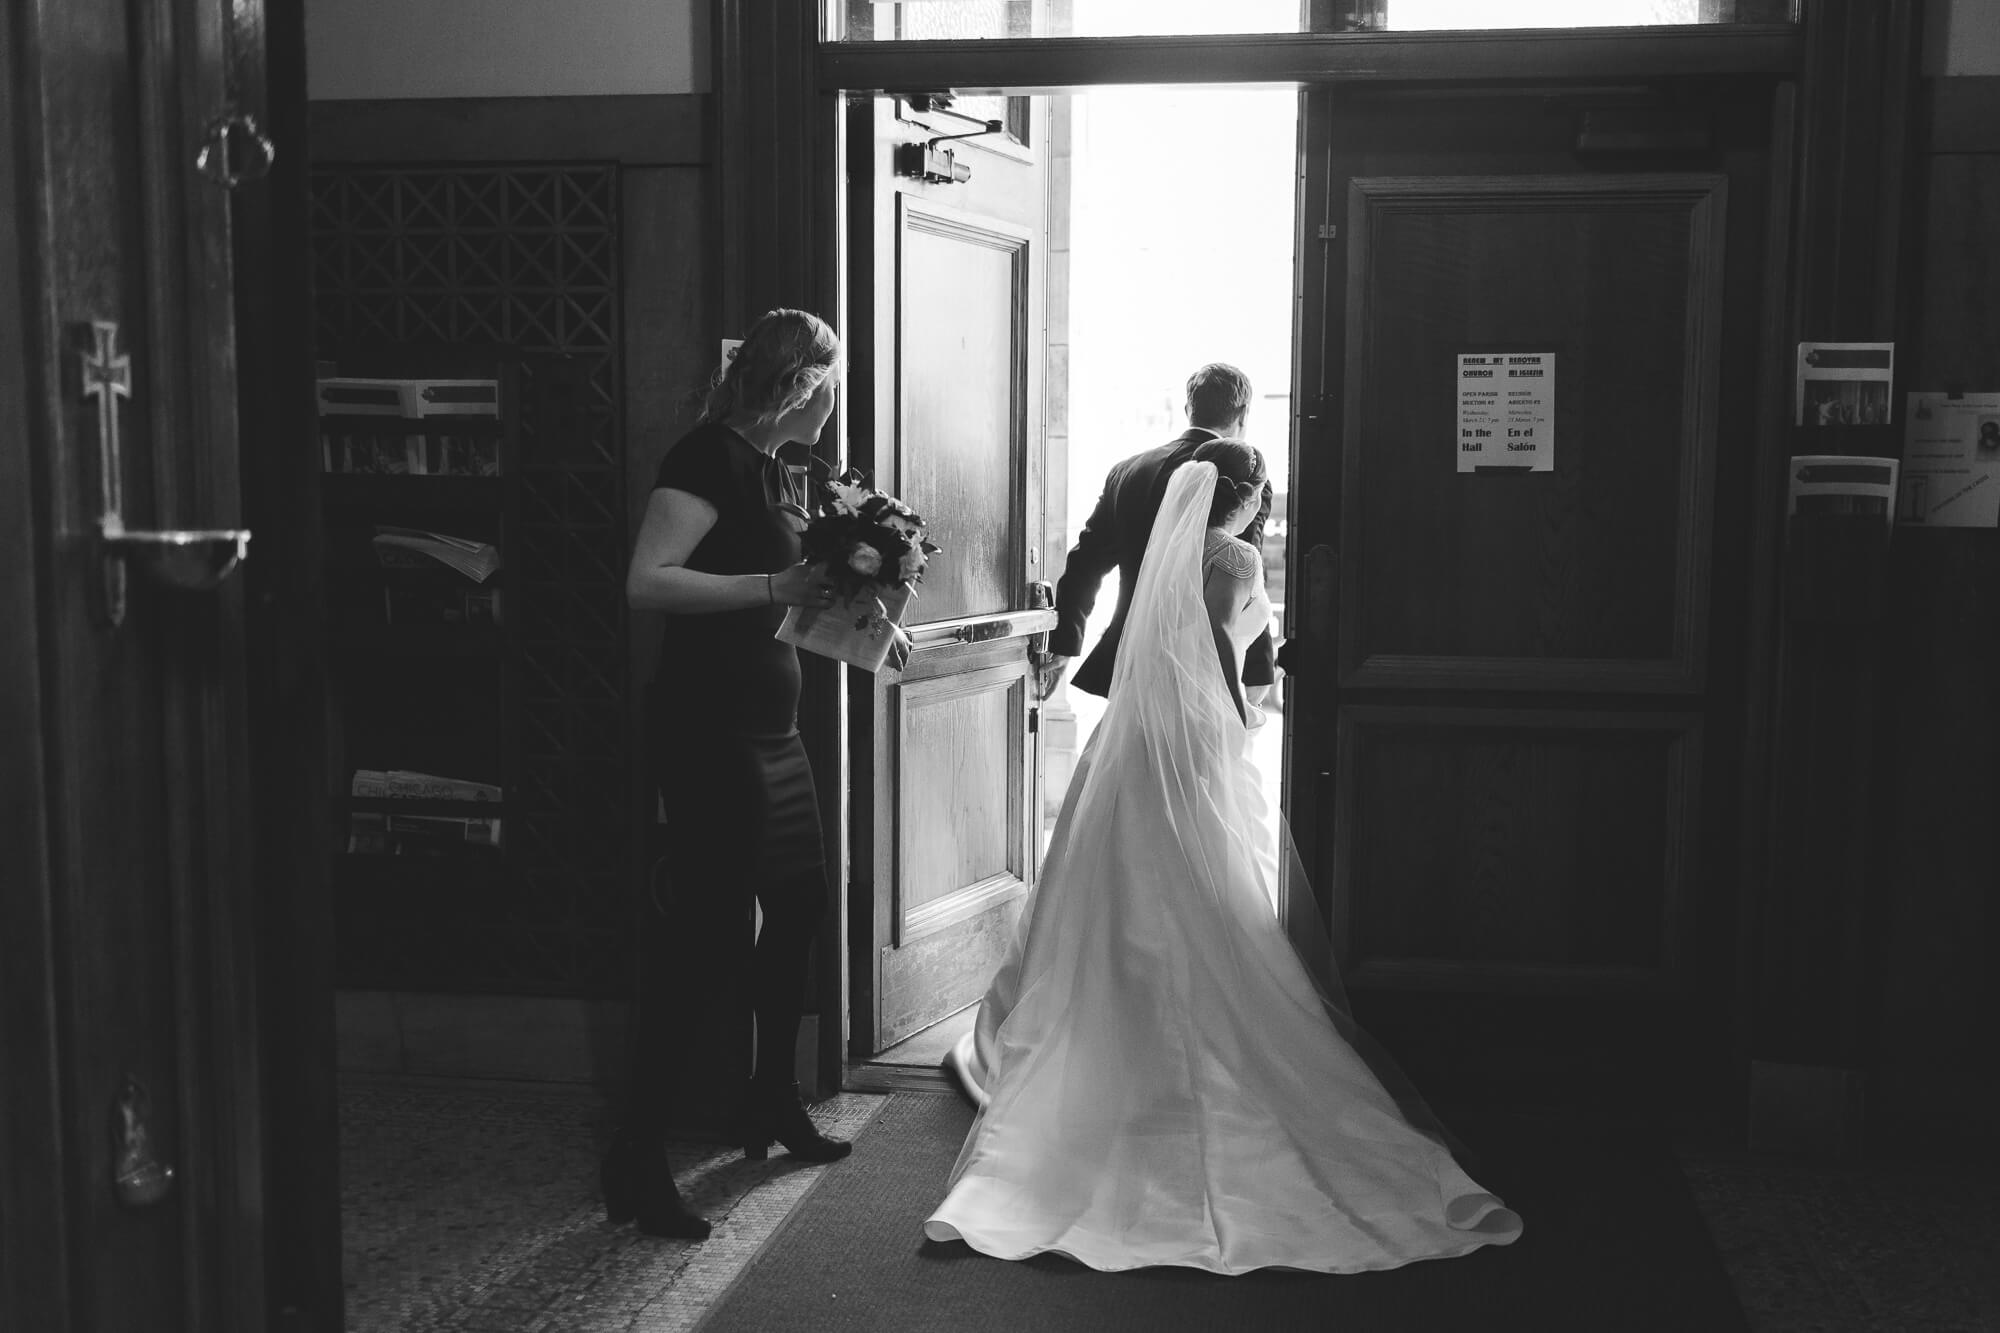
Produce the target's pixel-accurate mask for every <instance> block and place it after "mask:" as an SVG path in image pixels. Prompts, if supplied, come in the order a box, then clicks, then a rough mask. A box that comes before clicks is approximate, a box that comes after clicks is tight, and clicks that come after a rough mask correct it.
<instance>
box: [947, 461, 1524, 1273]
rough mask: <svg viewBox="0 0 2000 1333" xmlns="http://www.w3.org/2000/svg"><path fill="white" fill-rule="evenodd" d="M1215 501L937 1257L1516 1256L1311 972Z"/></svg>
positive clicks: (1048, 934)
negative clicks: (1257, 740)
mask: <svg viewBox="0 0 2000 1333" xmlns="http://www.w3.org/2000/svg"><path fill="white" fill-rule="evenodd" d="M1214 485H1215V468H1214V465H1213V464H1210V463H1205V462H1203V463H1189V464H1186V465H1184V466H1182V467H1181V468H1179V469H1178V470H1176V471H1175V472H1174V474H1173V476H1172V478H1171V479H1170V482H1169V485H1168V489H1167V495H1166V499H1165V501H1164V502H1163V504H1162V506H1161V509H1160V513H1159V517H1158V518H1157V519H1156V520H1155V522H1154V526H1153V533H1152V537H1151V540H1150V542H1149V544H1148V546H1147V551H1146V558H1145V562H1144V564H1143V565H1142V566H1141V569H1140V573H1139V578H1138V584H1137V588H1136V590H1135V595H1134V599H1133V604H1132V611H1131V615H1130V618H1129V619H1128V621H1127V627H1126V637H1125V640H1124V642H1123V643H1122V644H1121V645H1120V651H1119V656H1118V665H1117V669H1116V673H1115V676H1114V680H1113V684H1112V688H1111V692H1110V695H1109V703H1108V706H1107V708H1106V711H1105V714H1104V717H1103V719H1102V721H1101V722H1100V723H1099V725H1098V728H1097V731H1096V732H1095V734H1094V735H1093V736H1092V737H1091V740H1090V743H1089V745H1088V746H1086V748H1085V752H1084V755H1083V757H1082V758H1081V760H1080V761H1079V763H1078V766H1077V770H1076V774H1075V777H1074V778H1073V779H1072V781H1071V785H1070V789H1069V793H1068V796H1067V797H1066V799H1065V801H1064V804H1063V809H1062V812H1061V815H1060V817H1059V819H1058V821H1057V824H1056V828H1055V831H1054V834H1053V835H1052V837H1051V840H1050V845H1049V851H1048V855H1047V857H1046V859H1045V861H1044V864H1043V868H1042V874H1041V879H1040V882H1039V883H1038V884H1037V886H1036V888H1035V889H1034V891H1033V893H1032V895H1031V896H1030V898H1029V900H1028V903H1027V905H1026V907H1025V909H1024V911H1023V912H1022V915H1021V918H1020V921H1019V924H1018V926H1017V928H1016V932H1015V935H1014V938H1013V940H1012V942H1011V945H1010V948H1009V951H1008V953H1007V955H1006V959H1005V961H1004V962H1003V963H1002V965H1001V967H1000V970H999V971H998V973H997V974H996V975H995V976H994V979H993V982H992V985H991V987H990V988H989V990H988V991H987V994H986V997H985V999H984V1000H983V1001H982V1002H981V1004H980V1008H979V1017H978V1023H977V1025H976V1026H975V1028H974V1030H973V1031H972V1032H971V1033H969V1034H967V1036H966V1037H965V1038H964V1039H963V1040H962V1041H961V1042H960V1043H959V1046H958V1048H957V1049H956V1050H955V1051H954V1052H953V1053H952V1056H951V1057H950V1059H949V1061H948V1063H949V1064H950V1065H951V1066H952V1067H953V1069H954V1072H955V1073H956V1074H957V1075H958V1077H959V1079H960V1082H961V1083H962V1084H963V1085H964V1086H965V1087H966V1089H967V1091H968V1092H969V1093H970V1094H971V1095H972V1096H973V1098H974V1100H976V1101H978V1102H979V1103H980V1111H979V1115H978V1118H977V1119H976V1120H975V1122H974V1123H973V1127H972V1131H971V1133H970V1134H969V1135H968V1136H967V1138H966V1142H965V1146H964V1148H963V1149H962V1150H961V1152H960V1154H959V1158H958V1162H957V1164H956V1166H954V1168H953V1169H952V1174H951V1178H950V1181H949V1184H948V1187H947V1194H946V1197H945V1199H944V1202H943V1203H942V1204H941V1205H939V1207H938V1209H937V1211H936V1213H935V1214H933V1215H932V1217H931V1218H930V1219H929V1220H928V1221H927V1222H926V1223H925V1227H924V1230H925V1234H926V1235H928V1236H929V1237H930V1238H931V1239H933V1240H964V1241H965V1242H966V1243H967V1244H969V1245H971V1246H972V1247H973V1248H974V1249H976V1250H980V1251H982V1252H984V1253H986V1254H991V1255H995V1256H997V1257H999V1258H1003V1259H1022V1258H1026V1257H1028V1256H1030V1255H1034V1254H1041V1253H1045V1252H1054V1253H1059V1254H1065V1255H1068V1256H1070V1257H1071V1258H1073V1259H1076V1260H1078V1261H1080V1262H1082V1263H1085V1264H1088V1265H1089V1266H1090V1267H1092V1268H1098V1269H1106V1270H1113V1269H1127V1268H1137V1267H1142V1266H1146V1265H1154V1264H1177V1265H1186V1266H1189V1267H1194V1268H1201V1269H1207V1270H1209V1271H1211V1272H1217V1273H1243V1272H1248V1271H1251V1270H1253V1269H1258V1268H1267V1267H1284V1268H1294V1269H1305V1270H1310V1271H1314V1272H1325V1273H1347V1272H1358V1271H1362V1270H1367V1269H1378V1268H1392V1267H1395V1266H1398V1265H1400V1264H1404V1263H1408V1262H1410V1261H1412V1260H1416V1259H1429V1258H1441V1257H1444V1256H1448V1255H1457V1254H1463V1253H1466V1252H1468V1251H1470V1250H1473V1249H1476V1248H1478V1247H1480V1246H1484V1245H1496V1244H1502V1245H1504V1244H1507V1243H1509V1242H1511V1241H1513V1240H1514V1239H1516V1238H1517V1237H1518V1236H1519V1235H1520V1233H1521V1221H1520V1218H1519V1217H1518V1216H1517V1215H1516V1214H1515V1213H1513V1212H1512V1211H1511V1210H1509V1209H1508V1208H1506V1207H1505V1206H1504V1205H1503V1204H1502V1203H1501V1202H1500V1200H1499V1199H1498V1198H1496V1197H1495V1196H1493V1195H1492V1194H1490V1193H1488V1192H1487V1191H1485V1190H1483V1189H1481V1188H1480V1186H1479V1185H1477V1184H1475V1183H1474V1182H1473V1181H1472V1180H1471V1178H1470V1177H1468V1176H1467V1175H1466V1173H1465V1172H1464V1171H1463V1170H1462V1169H1461V1168H1460V1167H1459V1165H1458V1163H1457V1162H1456V1161H1455V1160H1453V1158H1452V1155H1451V1153H1450V1151H1449V1150H1448V1149H1447V1148H1446V1147H1445V1146H1444V1145H1443V1143H1442V1142H1441V1136H1434V1135H1433V1134H1430V1133H1426V1132H1423V1131H1420V1130H1419V1129H1418V1128H1417V1127H1416V1126H1415V1125H1413V1124H1412V1123H1411V1120H1410V1118H1409V1117H1408V1116H1406V1115H1405V1114H1404V1112H1403V1110H1402V1109H1401V1108H1400V1107H1399V1102H1398V1098H1397V1097H1396V1096H1392V1095H1391V1093H1390V1091H1389V1089H1388V1087H1387V1086H1386V1085H1385V1083H1384V1082H1383V1080H1382V1079H1381V1078H1378V1077H1377V1075H1376V1073H1375V1072H1373V1071H1372V1070H1371V1068H1370V1065H1369V1063H1368V1061H1367V1060H1365V1059H1364V1058H1363V1056H1362V1054H1361V1053H1360V1051H1361V1049H1362V1046H1361V1045H1360V1044H1359V1043H1365V1038H1363V1037H1361V1035H1360V1034H1359V1033H1358V1032H1356V1031H1355V1030H1354V1029H1353V1027H1352V1025H1351V1023H1350V1022H1349V1020H1348V1019H1347V1017H1346V1013H1345V1008H1344V1005H1343V1003H1342V1002H1341V1000H1340V999H1339V991H1338V983H1337V981H1333V980H1332V979H1331V977H1330V972H1321V973H1318V974H1317V975H1316V971H1315V969H1316V968H1320V967H1326V968H1329V969H1330V964H1327V963H1326V961H1325V959H1324V958H1315V957H1314V954H1315V950H1316V948H1318V951H1319V952H1320V953H1322V954H1323V953H1324V949H1323V947H1320V946H1323V945H1324V933H1323V932H1321V931H1317V930H1316V929H1312V928H1310V927H1307V928H1303V929H1301V928H1300V923H1301V921H1302V920H1304V919H1307V918H1309V917H1310V913H1308V912H1300V911H1296V910H1294V909H1295V907H1296V903H1295V901H1294V900H1293V899H1291V898H1288V896H1287V895H1288V894H1291V895H1297V894H1300V893H1301V892H1303V876H1302V875H1301V874H1299V873H1298V871H1297V867H1296V861H1295V858H1292V859H1290V860H1288V859H1287V857H1286V855H1285V849H1287V848H1288V847H1289V843H1288V842H1287V841H1286V840H1285V839H1284V837H1283V835H1282V829H1281V821H1280V820H1279V819H1278V818H1277V816H1276V815H1275V813H1274V812H1273V811H1271V810H1270V809H1269V803H1268V801H1267V800H1266V798H1265V796H1264V794H1263V791H1262V789H1261V787H1260V784H1259V781H1258V775H1257V771H1256V767H1255V765H1254V763H1253V762H1252V759H1251V754H1250V747H1251V742H1252V732H1253V730H1254V727H1255V725H1257V724H1258V723H1260V722H1261V718H1260V717H1259V716H1258V715H1257V714H1256V713H1255V711H1254V709H1253V710H1250V721H1249V725H1246V722H1245V718H1244V714H1243V713H1240V712H1239V711H1238V708H1237V703H1236V700H1235V698H1234V697H1233V695H1232V693H1231V691H1230V688H1229V685H1228V682H1227V678H1226V677H1225V676H1224V675H1223V673H1222V669H1221V666H1220V661H1219V657H1218V653H1217V647H1216V639H1215V636H1214V632H1213V630H1212V628H1211V622H1210V620H1209V617H1208V613H1207V610H1206V607H1205V606H1204V603H1203V599H1202V583H1203V579H1204V577H1205V574H1206V573H1207V572H1208V571H1209V570H1211V569H1214V568H1216V567H1218V566H1220V567H1221V568H1222V569H1223V570H1224V571H1225V573H1229V574H1237V575H1243V576H1246V577H1242V579H1241V583H1242V587H1243V589H1244V596H1243V599H1242V604H1241V606H1240V607H1239V608H1238V610H1237V612H1236V614H1235V615H1234V616H1233V617H1232V619H1231V620H1230V623H1229V624H1228V625H1227V626H1225V627H1224V628H1225V630H1226V638H1227V641H1228V645H1229V647H1230V648H1231V649H1232V650H1233V652H1234V654H1235V656H1236V659H1237V663H1236V665H1237V666H1238V667H1240V664H1241V655H1242V652H1243V649H1244V647H1245V646H1246V645H1247V644H1248V643H1250V642H1251V641H1252V640H1253V639H1254V638H1255V637H1256V635H1257V634H1258V632H1259V631H1260V630H1261V629H1262V628H1263V627H1264V626H1265V625H1267V624H1268V623H1269V620H1270V614H1271V610H1270V603H1269V602H1268V601H1267V600H1266V598H1265V594H1264V589H1263V578H1262V569H1261V563H1258V562H1255V560H1254V551H1252V549H1251V548H1250V547H1248V546H1247V545H1246V544H1244V543H1242V542H1238V541H1236V540H1235V539H1233V538H1228V537H1222V536H1220V534H1211V533H1210V532H1209V531H1208V529H1207V520H1208V511H1209V505H1210V499H1211V497H1212V495H1213V494H1214ZM1246 553H1248V555H1246ZM1246 562H1248V564H1249V567H1248V568H1245V565H1246ZM1239 674H1240V673H1239ZM1288 917H1289V918H1290V919H1291V924H1292V926H1293V927H1294V929H1293V932H1292V934H1291V935H1288V933H1287V924H1286V922H1287V918H1288ZM1293 935H1298V936H1299V937H1300V939H1299V942H1298V943H1297V944H1295V943H1294V940H1293V937H1292V936H1293ZM1350 1037H1352V1038H1353V1040H1350ZM1404 1104H1408V1103H1407V1099H1405V1103H1404Z"/></svg>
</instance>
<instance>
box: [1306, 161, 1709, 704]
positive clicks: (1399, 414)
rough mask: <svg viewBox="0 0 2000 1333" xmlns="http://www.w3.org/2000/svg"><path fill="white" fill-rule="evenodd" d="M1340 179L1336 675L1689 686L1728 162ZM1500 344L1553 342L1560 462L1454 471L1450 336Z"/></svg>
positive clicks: (1705, 524) (1443, 682) (1368, 681)
mask: <svg viewBox="0 0 2000 1333" xmlns="http://www.w3.org/2000/svg"><path fill="white" fill-rule="evenodd" d="M1348 191H1349V212H1348V235H1349V238H1350V240H1349V247H1350V255H1351V260H1350V262H1351V264H1352V266H1353V267H1352V270H1351V279H1350V287H1349V303H1348V318H1349V321H1350V324H1351V325H1352V328H1351V330H1350V333H1349V337H1348V344H1347V347H1348V366H1347V380H1348V383H1349V384H1350V385H1352V386H1353V390H1352V391H1351V392H1350V394H1349V396H1348V399H1347V406H1348V421H1349V427H1348V430H1347V436H1346V437H1347V439H1348V441H1349V442H1350V444H1349V447H1348V449H1347V450H1346V454H1345V457H1346V461H1347V468H1348V476H1347V477H1346V479H1345V482H1346V484H1345V485H1344V487H1343V493H1344V494H1345V496H1346V497H1347V503H1348V506H1349V508H1348V511H1347V515H1346V519H1347V522H1346V525H1345V526H1346V539H1347V544H1348V545H1347V549H1348V550H1349V552H1351V554H1352V555H1353V556H1354V557H1355V558H1353V559H1351V560H1349V561H1348V562H1346V567H1345V582H1344V585H1343V587H1342V589H1341V631H1340V638H1341V643H1342V646H1343V653H1342V673H1341V674H1342V680H1343V683H1345V684H1348V685H1355V686H1382V687H1391V686H1398V685H1403V686H1423V687H1434V688H1469V687H1474V686H1479V685H1493V686H1498V687H1501V688H1509V687H1528V686H1531V685H1532V686H1534V687H1538V688H1572V689H1601V690H1616V689H1688V688H1691V687H1693V686H1695V685H1696V684H1697V683H1698V678H1699V675H1700V671H1701V669H1702V665H1703V663H1702V658H1701V649H1702V631H1703V629H1704V628H1705V626H1706V623H1707V569H1708V547H1709V542H1708V536H1709V509H1710V504H1709V499H1710V494H1711V491H1712V476H1711V467H1710V448H1711V445H1712V437H1713V432H1714V425H1715V423H1714V420H1713V410H1714V403H1715V377H1716V373H1717V364H1716V362H1717V354H1718V343H1717V338H1718V321H1719V316H1720V311H1721V299H1722V282H1721V279H1722V267H1721V262H1720V261H1721V246H1722V234H1723V233H1722V221H1723V211H1724V198H1725V181H1724V180H1723V179H1722V178H1720V177H1717V176H1713V175H1704V174H1696V173H1690V174H1688V175H1676V176H1633V175H1622V174H1620V175H1605V176H1596V177H1575V176H1525V177H1471V178H1456V177H1416V178H1403V179H1394V178H1388V179H1385V178H1357V179H1354V180H1352V181H1351V182H1349V184H1348ZM1533 255H1562V256H1566V257H1567V259H1566V262H1565V264H1564V265H1562V266H1561V267H1559V268H1555V269H1551V268H1550V267H1548V266H1546V265H1536V264H1528V263H1522V262H1520V260H1521V259H1522V258H1523V257H1526V256H1533ZM1506 350H1520V351H1543V352H1551V353H1553V354H1554V362H1555V364H1554V369H1555V380H1554V382H1555V412H1554V422H1553V424H1554V441H1553V445H1554V450H1555V467H1554V469H1553V470H1552V471H1550V472H1544V473H1526V474H1518V473H1516V474H1507V475H1499V476H1495V475H1489V474H1486V473H1462V472H1458V471H1456V470H1454V469H1453V468H1452V467H1450V466H1449V464H1450V462H1451V460H1452V458H1453V441H1454V440H1455V439H1456V437H1457V434H1458V425H1457V422H1456V419H1455V417H1456V412H1457V398H1456V384H1455V380H1454V370H1455V366H1456V362H1455V360H1454V358H1455V356H1456V355H1457V354H1458V353H1460V352H1468V353H1483V352H1499V351H1506ZM1441 463H1442V464H1445V465H1444V466H1441V465H1440V464H1441Z"/></svg>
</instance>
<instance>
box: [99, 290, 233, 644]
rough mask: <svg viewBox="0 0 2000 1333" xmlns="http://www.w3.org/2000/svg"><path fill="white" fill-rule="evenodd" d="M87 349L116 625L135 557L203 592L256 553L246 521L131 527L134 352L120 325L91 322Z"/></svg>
mask: <svg viewBox="0 0 2000 1333" xmlns="http://www.w3.org/2000/svg"><path fill="white" fill-rule="evenodd" d="M90 332H91V346H90V350H88V351H86V352H84V353H83V354H82V356H83V396H84V397H85V398H86V399H90V398H95V399H96V400H97V461H98V476H99V480H100V482H101V484H102V492H103V505H104V508H103V512H102V513H100V514H99V516H98V519H97V536H98V546H99V553H100V556H101V558H102V560H103V563H104V603H105V611H106V614H107V615H108V616H109V617H110V620H111V623H112V624H113V625H121V624H123V623H124V622H125V582H126V580H125V568H126V563H127V561H133V562H136V563H137V564H138V566H139V568H140V570H141V571H142V572H143V573H144V574H145V575H146V576H147V577H148V578H150V579H152V580H153V581H154V582H155V583H158V584H160V585H162V586H163V587H168V588H182V589H188V590H193V591H202V590H206V589H209V588H213V587H215V586H216V585H217V584H219V583H221V582H222V581H223V580H224V579H226V578H228V577H229V575H230V574H231V572H233V571H234V570H235V568H236V566H238V565H239V564H241V563H243V561H244V559H245V558H246V557H248V555H249V554H250V531H249V529H247V528H178V529H168V530H166V531H159V532H147V531H139V530H135V529H131V528H127V527H126V526H125V513H124V509H125V482H124V472H125V456H124V449H123V447H122V446H121V445H120V443H119V438H118V426H119V411H118V400H119V399H121V398H130V397H131V396H132V358H131V357H130V356H128V355H126V354H125V353H123V352H121V351H119V350H118V325H117V323H116V322H115V321H113V320H108V319H99V320H93V321H91V326H90Z"/></svg>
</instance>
